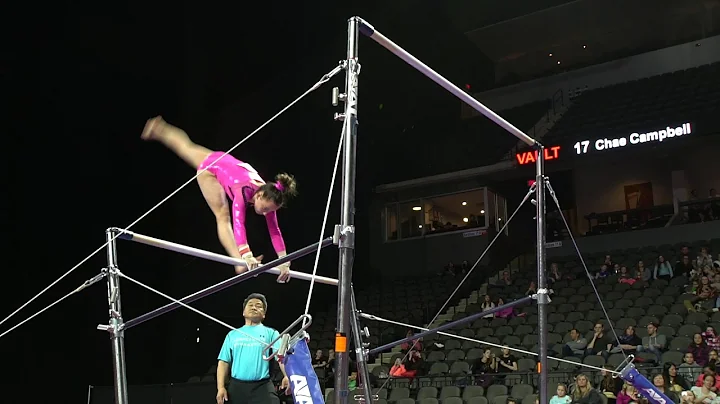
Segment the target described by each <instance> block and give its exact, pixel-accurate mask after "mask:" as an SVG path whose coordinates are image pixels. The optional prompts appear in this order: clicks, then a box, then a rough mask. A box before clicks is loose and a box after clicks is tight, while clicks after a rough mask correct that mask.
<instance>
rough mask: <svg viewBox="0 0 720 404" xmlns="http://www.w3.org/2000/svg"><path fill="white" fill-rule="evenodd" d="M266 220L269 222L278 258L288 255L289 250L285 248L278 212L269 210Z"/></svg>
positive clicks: (271, 238)
mask: <svg viewBox="0 0 720 404" xmlns="http://www.w3.org/2000/svg"><path fill="white" fill-rule="evenodd" d="M265 221H266V222H267V226H268V232H270V240H272V245H273V248H274V249H275V252H276V253H277V256H278V258H280V257H284V256H286V255H287V250H286V249H285V241H284V240H283V236H282V233H281V232H280V225H279V224H278V219H277V213H276V212H269V213H268V214H266V215H265Z"/></svg>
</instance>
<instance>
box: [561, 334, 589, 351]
mask: <svg viewBox="0 0 720 404" xmlns="http://www.w3.org/2000/svg"><path fill="white" fill-rule="evenodd" d="M587 344H588V343H587V340H586V339H585V338H583V337H582V335H580V333H579V332H578V330H576V329H574V328H573V329H572V330H570V341H569V342H567V343H566V344H565V345H563V351H562V355H563V356H577V357H580V358H582V357H583V356H585V348H586V347H587Z"/></svg>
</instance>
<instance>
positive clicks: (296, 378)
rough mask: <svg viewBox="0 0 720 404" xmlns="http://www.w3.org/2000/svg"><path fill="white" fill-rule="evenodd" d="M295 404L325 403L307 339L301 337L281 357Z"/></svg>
mask: <svg viewBox="0 0 720 404" xmlns="http://www.w3.org/2000/svg"><path fill="white" fill-rule="evenodd" d="M283 361H284V363H285V373H287V376H288V379H290V388H291V390H292V395H293V400H295V404H325V399H324V395H323V391H322V389H321V388H320V381H319V380H318V377H317V374H316V373H315V369H313V367H312V355H311V354H310V349H309V348H308V346H307V341H305V339H301V340H300V341H298V343H297V344H295V346H294V347H293V348H292V353H290V350H288V354H287V355H286V356H285V358H284V359H283Z"/></svg>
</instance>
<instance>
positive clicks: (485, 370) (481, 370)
mask: <svg viewBox="0 0 720 404" xmlns="http://www.w3.org/2000/svg"><path fill="white" fill-rule="evenodd" d="M472 373H473V374H474V375H478V378H477V384H479V385H480V386H483V387H487V386H489V385H491V384H492V382H493V379H494V376H493V375H494V374H495V373H497V360H496V359H495V355H494V354H493V353H492V352H491V351H490V350H489V349H488V350H486V351H485V352H483V356H482V357H481V358H480V359H478V360H476V361H475V363H474V364H473V367H472Z"/></svg>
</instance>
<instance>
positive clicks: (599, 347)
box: [585, 323, 614, 355]
mask: <svg viewBox="0 0 720 404" xmlns="http://www.w3.org/2000/svg"><path fill="white" fill-rule="evenodd" d="M593 331H594V334H593V337H592V339H591V340H590V342H588V344H587V347H586V349H585V354H586V355H602V352H603V351H606V350H608V349H610V347H611V346H612V343H613V341H614V339H613V337H612V336H611V335H608V334H607V333H605V326H604V325H602V324H601V323H596V324H595V327H594V328H593Z"/></svg>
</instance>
